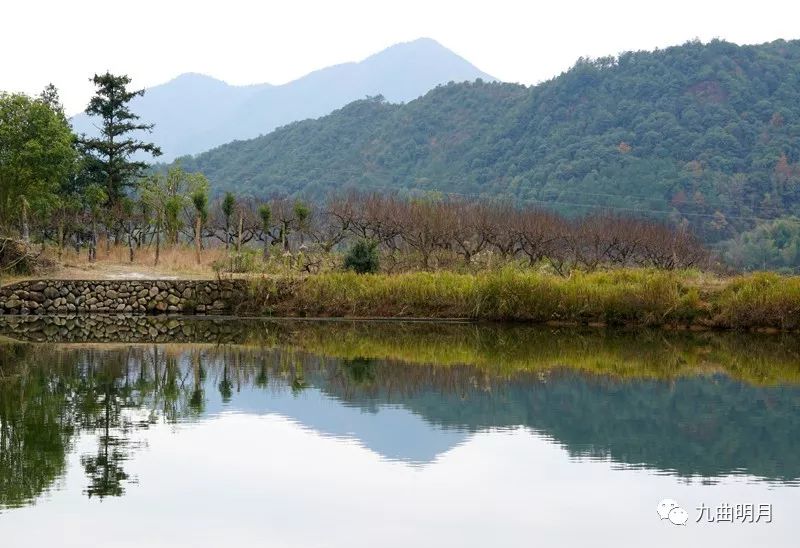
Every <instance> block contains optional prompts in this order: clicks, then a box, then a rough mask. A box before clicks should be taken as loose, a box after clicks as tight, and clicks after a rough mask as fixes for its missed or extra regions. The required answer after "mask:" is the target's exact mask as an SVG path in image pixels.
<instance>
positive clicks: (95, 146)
mask: <svg viewBox="0 0 800 548" xmlns="http://www.w3.org/2000/svg"><path fill="white" fill-rule="evenodd" d="M91 81H92V82H93V83H94V85H95V86H96V88H97V90H96V92H95V96H94V97H92V99H91V101H89V105H88V106H87V107H86V114H88V115H90V116H96V117H98V118H99V119H100V124H101V125H100V128H99V129H100V136H99V137H92V138H89V137H86V136H85V135H84V136H82V137H81V144H82V147H83V150H84V152H85V153H86V154H87V156H88V157H89V158H90V162H89V163H90V165H91V171H92V175H93V178H94V179H95V181H96V182H97V183H99V184H101V185H102V186H103V187H104V189H105V191H106V194H107V195H108V200H109V202H110V205H111V206H112V207H113V206H114V205H116V204H117V203H118V202H119V200H120V199H121V198H122V196H123V195H124V193H125V188H126V187H128V186H131V185H132V184H133V183H134V181H135V179H137V178H139V177H141V175H142V173H143V171H144V170H145V169H146V168H147V166H148V164H147V163H146V162H142V161H139V160H132V159H131V157H132V156H134V155H135V154H136V153H137V152H147V153H149V154H152V155H153V156H160V155H161V149H160V148H159V147H157V146H156V145H155V144H154V143H146V142H144V141H140V140H138V139H136V138H135V137H134V136H133V135H132V134H134V132H140V131H147V132H149V131H151V130H152V129H153V125H152V124H142V123H139V122H138V120H139V116H137V115H136V114H134V113H133V112H131V110H130V108H129V106H128V104H129V103H130V102H131V100H133V99H134V98H135V97H138V96H141V95H144V90H138V91H129V90H128V84H130V83H131V79H130V78H129V77H128V76H125V75H122V76H117V75H114V74H111V73H110V72H106V73H105V74H95V75H94V77H93V78H92V79H91Z"/></svg>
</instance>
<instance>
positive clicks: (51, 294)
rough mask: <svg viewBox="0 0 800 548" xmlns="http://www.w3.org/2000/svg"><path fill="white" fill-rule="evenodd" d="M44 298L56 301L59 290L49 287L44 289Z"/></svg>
mask: <svg viewBox="0 0 800 548" xmlns="http://www.w3.org/2000/svg"><path fill="white" fill-rule="evenodd" d="M44 296H45V297H47V298H48V299H55V298H56V297H58V289H56V288H55V287H51V286H48V287H46V288H45V289H44Z"/></svg>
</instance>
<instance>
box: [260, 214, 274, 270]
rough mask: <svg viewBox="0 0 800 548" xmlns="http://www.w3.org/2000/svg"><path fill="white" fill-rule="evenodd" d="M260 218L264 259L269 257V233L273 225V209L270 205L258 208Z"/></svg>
mask: <svg viewBox="0 0 800 548" xmlns="http://www.w3.org/2000/svg"><path fill="white" fill-rule="evenodd" d="M258 216H259V218H260V219H261V237H262V238H263V240H264V259H267V258H268V257H269V244H270V242H269V232H270V229H271V225H272V208H271V207H269V204H263V205H261V207H259V208H258Z"/></svg>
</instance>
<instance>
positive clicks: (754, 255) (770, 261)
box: [721, 218, 800, 273]
mask: <svg viewBox="0 0 800 548" xmlns="http://www.w3.org/2000/svg"><path fill="white" fill-rule="evenodd" d="M721 251H722V253H723V257H724V258H725V262H726V263H728V264H731V265H733V266H735V267H737V268H740V269H743V270H778V271H782V272H795V273H796V272H798V271H800V219H797V218H787V219H779V220H777V221H771V222H767V223H763V224H761V225H759V226H757V227H756V228H754V229H753V230H748V231H747V232H743V233H742V234H740V235H739V236H738V237H737V238H735V239H733V240H730V241H728V242H725V243H724V244H723V245H722V246H721Z"/></svg>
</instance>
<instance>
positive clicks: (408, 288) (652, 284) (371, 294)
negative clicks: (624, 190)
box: [240, 268, 800, 331]
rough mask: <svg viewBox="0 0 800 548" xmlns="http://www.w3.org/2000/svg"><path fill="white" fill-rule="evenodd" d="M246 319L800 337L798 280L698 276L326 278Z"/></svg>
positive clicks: (256, 296) (289, 287) (261, 296)
mask: <svg viewBox="0 0 800 548" xmlns="http://www.w3.org/2000/svg"><path fill="white" fill-rule="evenodd" d="M251 293H252V294H251V298H249V299H247V301H246V302H244V303H242V305H241V307H240V312H242V313H246V314H272V315H280V316H324V317H370V316H372V317H377V316H381V317H398V318H402V317H428V318H468V319H474V320H511V321H526V322H538V323H543V322H567V323H575V324H590V323H598V324H609V325H639V326H676V327H689V326H702V327H707V328H722V329H777V330H784V331H796V330H798V329H800V277H783V276H778V275H775V274H751V275H747V276H741V277H737V278H732V279H724V278H719V279H712V278H711V277H710V275H708V274H704V273H699V272H697V271H664V270H654V269H615V270H609V271H602V272H591V273H582V272H574V273H573V274H572V275H571V276H569V277H567V278H564V277H560V276H556V275H551V274H545V273H541V272H535V271H530V270H517V269H510V268H509V269H504V270H501V271H495V272H482V273H478V274H456V273H453V272H412V273H405V274H397V275H387V274H371V275H361V276H359V275H357V274H354V273H349V272H345V273H324V274H318V275H314V276H308V277H305V278H298V277H280V278H275V277H272V278H267V277H265V278H262V279H257V280H255V279H254V280H253V281H252V283H251Z"/></svg>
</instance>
